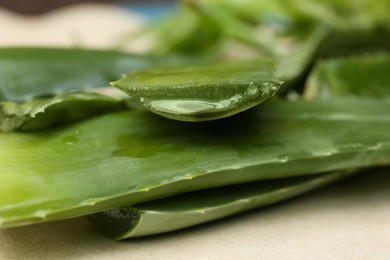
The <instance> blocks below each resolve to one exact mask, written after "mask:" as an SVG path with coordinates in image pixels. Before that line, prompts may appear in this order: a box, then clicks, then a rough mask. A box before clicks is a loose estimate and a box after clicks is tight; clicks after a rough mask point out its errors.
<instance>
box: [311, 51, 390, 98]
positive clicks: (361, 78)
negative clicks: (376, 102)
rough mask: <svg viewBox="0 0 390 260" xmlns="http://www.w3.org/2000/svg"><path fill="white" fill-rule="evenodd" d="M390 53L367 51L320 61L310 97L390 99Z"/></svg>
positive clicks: (312, 75)
mask: <svg viewBox="0 0 390 260" xmlns="http://www.w3.org/2000/svg"><path fill="white" fill-rule="evenodd" d="M389 71H390V54H389V53H377V54H364V55H354V56H348V57H341V58H334V59H328V60H322V61H319V62H318V64H317V66H316V67H315V68H314V70H313V72H312V73H311V75H310V76H309V79H308V80H307V84H306V87H305V92H304V96H305V97H306V98H315V97H321V98H329V97H332V96H366V97H373V98H378V99H389V98H390V78H389V76H388V73H389Z"/></svg>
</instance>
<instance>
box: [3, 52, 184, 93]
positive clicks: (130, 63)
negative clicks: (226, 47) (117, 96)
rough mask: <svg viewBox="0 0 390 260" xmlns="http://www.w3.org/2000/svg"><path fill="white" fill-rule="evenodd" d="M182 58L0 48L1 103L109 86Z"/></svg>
mask: <svg viewBox="0 0 390 260" xmlns="http://www.w3.org/2000/svg"><path fill="white" fill-rule="evenodd" d="M177 63H181V59H179V58H174V57H172V58H169V57H166V58H153V57H141V56H136V55H131V54H125V53H121V52H116V51H97V50H96V51H95V50H83V49H50V48H2V49H0V100H9V101H24V100H30V99H32V98H34V97H40V96H48V95H50V96H52V95H54V94H57V93H62V92H67V91H70V90H79V89H87V88H92V87H102V86H108V82H110V81H112V80H116V79H118V78H119V77H121V75H122V74H124V73H126V72H129V71H133V70H136V69H144V68H146V67H150V66H155V65H158V64H164V65H166V64H177Z"/></svg>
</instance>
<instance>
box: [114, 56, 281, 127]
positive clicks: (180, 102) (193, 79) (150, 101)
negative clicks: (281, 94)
mask: <svg viewBox="0 0 390 260" xmlns="http://www.w3.org/2000/svg"><path fill="white" fill-rule="evenodd" d="M274 74H275V73H274V71H273V69H272V66H271V65H270V64H266V63H259V62H238V63H226V64H215V65H207V66H198V67H184V68H175V69H151V70H145V71H140V72H135V73H131V74H128V75H126V76H125V77H123V78H122V79H120V80H119V81H116V82H113V83H112V85H113V86H114V87H116V88H118V89H120V90H122V91H123V92H125V93H127V94H128V95H129V96H130V98H131V99H133V100H136V101H138V102H140V103H141V104H142V105H143V106H145V108H147V109H148V110H150V111H151V112H154V113H156V114H159V115H161V116H164V117H167V118H170V119H175V120H179V121H190V122H198V121H209V120H214V119H219V118H224V117H228V116H231V115H234V114H236V113H239V112H242V111H244V110H246V109H249V108H251V107H253V106H255V105H257V104H259V103H261V102H263V101H264V100H266V99H268V98H270V97H272V96H273V95H274V94H275V93H276V92H277V91H278V89H279V87H280V85H281V84H282V82H281V81H280V80H279V79H278V78H277V77H276V76H275V75H274Z"/></svg>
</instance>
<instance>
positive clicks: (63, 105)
mask: <svg viewBox="0 0 390 260" xmlns="http://www.w3.org/2000/svg"><path fill="white" fill-rule="evenodd" d="M123 109H125V105H124V104H123V103H122V102H121V101H120V100H117V99H114V98H110V97H107V96H103V95H100V94H96V93H87V92H84V93H83V92H73V93H68V94H60V95H57V96H55V97H53V98H46V99H34V100H30V101H25V102H22V103H15V102H11V101H3V102H0V131H3V132H9V131H15V130H22V131H29V130H37V129H43V128H46V127H49V126H51V125H54V124H58V123H65V122H70V121H74V120H79V119H82V118H87V117H90V116H93V115H99V114H104V113H109V112H114V111H119V110H123Z"/></svg>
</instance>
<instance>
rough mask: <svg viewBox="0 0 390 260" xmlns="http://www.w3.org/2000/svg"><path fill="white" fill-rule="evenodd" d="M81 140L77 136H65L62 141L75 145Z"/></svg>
mask: <svg viewBox="0 0 390 260" xmlns="http://www.w3.org/2000/svg"><path fill="white" fill-rule="evenodd" d="M78 141H79V139H78V138H77V137H76V136H65V137H64V138H62V142H63V143H64V144H67V145H74V144H76V143H77V142H78Z"/></svg>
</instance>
